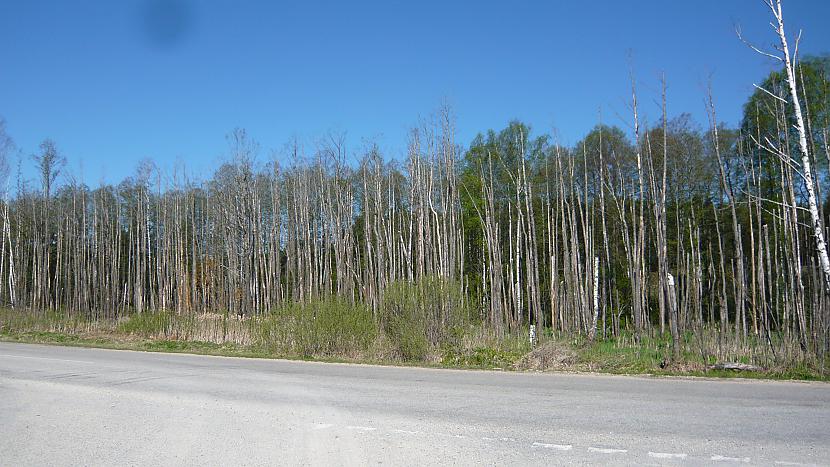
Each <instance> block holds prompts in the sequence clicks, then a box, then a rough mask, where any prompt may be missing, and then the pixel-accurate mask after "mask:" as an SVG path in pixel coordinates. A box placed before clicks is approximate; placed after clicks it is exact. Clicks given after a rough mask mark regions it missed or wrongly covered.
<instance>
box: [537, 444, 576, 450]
mask: <svg viewBox="0 0 830 467" xmlns="http://www.w3.org/2000/svg"><path fill="white" fill-rule="evenodd" d="M532 447H534V448H545V449H555V450H557V451H570V450H571V449H573V445H570V444H550V443H533V445H532Z"/></svg>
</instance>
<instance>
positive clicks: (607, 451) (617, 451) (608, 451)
mask: <svg viewBox="0 0 830 467" xmlns="http://www.w3.org/2000/svg"><path fill="white" fill-rule="evenodd" d="M588 452H599V453H602V454H621V453H624V452H628V449H610V448H595V447H593V446H592V447H589V448H588Z"/></svg>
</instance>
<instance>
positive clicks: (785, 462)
mask: <svg viewBox="0 0 830 467" xmlns="http://www.w3.org/2000/svg"><path fill="white" fill-rule="evenodd" d="M775 465H815V464H802V463H801V462H789V461H775Z"/></svg>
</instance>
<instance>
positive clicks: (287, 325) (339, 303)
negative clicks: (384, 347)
mask: <svg viewBox="0 0 830 467" xmlns="http://www.w3.org/2000/svg"><path fill="white" fill-rule="evenodd" d="M258 330H259V333H258V338H259V341H258V344H260V345H262V346H264V347H266V348H269V349H271V350H273V351H277V352H281V353H289V354H294V355H301V356H307V357H308V356H349V355H356V354H360V353H362V352H365V351H366V349H368V348H369V346H370V345H371V344H372V342H373V341H374V340H375V338H376V337H377V326H376V325H375V321H374V319H373V318H372V313H371V311H370V310H369V309H368V308H367V307H366V306H365V305H362V304H351V303H349V302H348V301H345V300H342V299H337V298H323V299H318V300H313V301H311V302H309V303H305V304H301V303H291V304H286V305H284V306H282V307H280V308H278V309H277V310H275V311H274V312H273V313H271V314H270V315H268V316H266V317H265V318H263V319H262V321H261V323H259V326H258Z"/></svg>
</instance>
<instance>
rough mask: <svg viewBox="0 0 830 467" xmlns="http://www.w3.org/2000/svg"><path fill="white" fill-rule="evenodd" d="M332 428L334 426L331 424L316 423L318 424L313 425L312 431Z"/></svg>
mask: <svg viewBox="0 0 830 467" xmlns="http://www.w3.org/2000/svg"><path fill="white" fill-rule="evenodd" d="M333 426H334V425H332V424H331V423H318V424H316V425H314V429H315V430H325V429H326V428H331V427H333Z"/></svg>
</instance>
